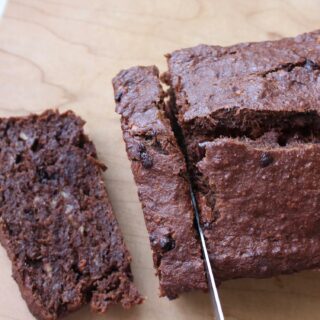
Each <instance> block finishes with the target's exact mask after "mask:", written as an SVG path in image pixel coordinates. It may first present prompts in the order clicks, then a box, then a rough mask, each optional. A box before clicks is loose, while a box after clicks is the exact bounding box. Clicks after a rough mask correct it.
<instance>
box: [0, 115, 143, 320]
mask: <svg viewBox="0 0 320 320" xmlns="http://www.w3.org/2000/svg"><path fill="white" fill-rule="evenodd" d="M83 125H84V122H83V121H82V120H81V119H80V118H79V117H77V116H75V115H74V113H72V112H71V111H69V112H66V113H63V114H59V113H58V112H57V111H47V112H45V113H43V114H42V115H30V116H27V117H20V118H8V119H0V136H1V139H0V149H1V151H0V160H1V167H0V191H1V198H0V200H1V204H0V240H1V243H2V245H3V246H4V247H5V248H6V250H7V253H8V255H9V257H10V259H11V261H12V269H13V276H14V278H15V280H16V281H17V283H18V285H19V287H20V290H21V294H22V296H23V297H24V299H25V300H26V302H27V304H28V306H29V309H30V311H31V312H32V313H33V314H34V316H36V317H37V318H38V319H43V320H49V319H50V320H51V319H57V318H58V317H60V316H62V315H65V314H66V313H68V312H70V311H73V310H76V309H78V308H79V307H81V306H82V305H83V304H85V303H90V305H91V308H92V309H93V310H94V311H97V312H105V311H106V310H107V309H108V307H109V306H110V305H112V304H116V303H121V304H122V306H123V307H125V308H129V307H131V306H132V305H135V304H137V303H141V301H142V298H141V296H140V295H139V293H138V291H137V289H136V288H135V287H134V285H133V284H132V274H131V271H130V260H131V258H130V256H129V253H128V251H127V249H126V247H125V245H124V242H123V239H122V236H121V233H120V230H119V226H118V224H117V221H116V219H115V216H114V213H113V211H112V208H111V205H110V202H109V199H108V195H107V192H106V188H105V185H104V182H103V177H102V169H105V166H104V165H103V164H101V163H100V162H99V161H98V160H97V155H96V151H95V147H94V145H93V143H92V142H91V141H90V140H89V139H88V137H87V136H86V135H85V134H84V133H83Z"/></svg>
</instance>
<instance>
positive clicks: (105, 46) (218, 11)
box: [0, 0, 320, 320]
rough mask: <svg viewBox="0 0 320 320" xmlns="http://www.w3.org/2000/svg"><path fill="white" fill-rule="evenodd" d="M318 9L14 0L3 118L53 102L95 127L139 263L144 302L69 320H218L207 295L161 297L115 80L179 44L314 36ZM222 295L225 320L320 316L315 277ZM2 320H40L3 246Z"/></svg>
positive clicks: (195, 1)
mask: <svg viewBox="0 0 320 320" xmlns="http://www.w3.org/2000/svg"><path fill="white" fill-rule="evenodd" d="M0 1H1V0H0ZM319 12H320V2H319V1H317V0H314V1H311V0H304V1H300V0H295V1H294V0H293V1H276V0H274V1H270V0H263V1H257V0H252V1H244V0H243V1H240V0H233V1H220V0H216V1H200V0H175V1H173V0H167V1H164V0H162V1H161V0H159V1H151V0H139V1H133V0H126V1H124V0H123V1H122V0H110V1H109V0H108V1H106V0H48V1H46V0H9V3H8V6H7V9H6V11H5V14H4V17H3V18H2V20H0V115H1V116H8V115H22V114H28V113H29V112H41V111H43V110H44V109H45V108H47V107H52V106H55V107H58V108H59V109H61V110H66V109H68V108H71V109H73V110H74V111H76V112H77V113H78V114H79V115H81V116H82V117H83V118H84V119H85V120H86V121H87V125H86V129H87V132H88V133H89V134H90V136H91V138H92V139H93V140H94V142H95V144H96V146H97V149H98V151H99V155H100V158H101V159H102V160H103V161H104V162H105V163H106V164H107V165H108V167H109V170H108V171H107V173H106V175H105V178H106V184H107V188H108V191H109V194H110V197H111V200H112V203H113V206H114V208H115V211H116V213H117V217H118V220H119V223H120V225H121V227H122V230H123V233H124V236H125V239H126V242H127V245H128V247H129V249H130V250H131V253H132V256H133V259H134V262H133V272H134V276H135V282H136V284H137V286H138V287H139V289H140V290H141V292H142V293H143V294H144V295H145V296H147V297H148V299H147V300H146V302H145V303H144V305H143V306H140V307H137V308H135V309H134V310H132V311H129V312H128V311H126V312H125V311H123V310H121V308H119V307H115V308H113V309H112V310H110V312H109V313H108V314H107V315H106V316H105V317H99V316H96V315H92V314H91V313H90V312H89V310H88V309H86V308H85V309H82V310H80V311H79V312H77V313H75V314H74V315H71V316H70V317H68V318H67V319H69V320H75V319H79V320H87V319H104V318H106V319H114V320H120V319H131V320H137V319H139V320H150V319H151V320H153V319H155V320H158V319H161V320H162V319H168V320H180V319H181V320H182V319H184V320H189V319H190V320H191V319H192V320H198V319H199V320H205V319H212V314H211V307H210V304H209V299H208V296H207V295H206V294H203V293H191V294H186V295H184V296H182V297H181V298H180V299H178V300H175V301H172V302H169V301H167V300H166V299H164V298H162V299H160V298H158V296H157V294H158V289H157V288H158V282H157V278H156V277H155V276H154V270H153V268H152V263H151V252H150V249H149V243H148V237H147V233H146V230H145V226H144V221H143V216H142V212H141V209H140V204H139V202H138V199H137V195H136V188H135V185H134V183H133V179H132V175H131V171H130V169H129V162H128V160H127V157H126V154H125V149H124V143H123V142H122V137H121V132H120V126H119V119H118V116H117V115H116V114H115V113H114V102H113V92H112V87H111V83H110V81H111V78H112V77H113V76H114V75H115V74H116V73H117V72H118V71H119V70H120V69H122V68H126V67H129V66H132V65H137V64H141V65H148V64H156V65H158V66H159V67H160V69H161V70H162V71H164V70H165V68H166V66H165V59H164V57H163V54H164V53H167V52H170V51H172V50H174V49H177V48H181V47H186V46H193V45H196V44H199V43H211V44H221V45H227V44H232V43H236V42H240V41H247V40H264V39H276V38H279V37H282V36H290V35H295V34H298V33H301V32H305V31H310V30H313V29H317V28H320V20H319ZM220 292H221V298H222V304H223V307H224V311H225V314H226V318H227V319H229V320H231V319H233V320H250V319H252V320H253V319H260V320H267V319H273V320H282V319H292V320H294V319H304V320H308V319H310V320H311V319H320V304H319V300H320V274H319V273H316V272H311V271H309V272H304V273H300V274H297V275H293V276H284V277H279V278H273V279H267V280H237V281H230V282H227V283H225V284H223V285H222V287H221V289H220ZM4 319H6V320H9V319H12V320H30V319H33V317H32V316H31V315H30V314H29V312H28V309H27V307H26V305H25V303H24V302H23V300H22V299H21V297H20V294H19V291H18V289H17V286H16V284H15V282H14V281H13V280H12V278H11V270H10V263H9V260H8V258H7V256H6V254H5V252H4V250H3V249H2V248H0V320H4Z"/></svg>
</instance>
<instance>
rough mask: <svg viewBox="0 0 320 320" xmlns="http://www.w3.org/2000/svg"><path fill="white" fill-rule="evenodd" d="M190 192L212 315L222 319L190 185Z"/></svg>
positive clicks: (216, 290) (218, 319) (217, 319)
mask: <svg viewBox="0 0 320 320" xmlns="http://www.w3.org/2000/svg"><path fill="white" fill-rule="evenodd" d="M190 192H191V199H192V206H193V209H194V212H195V216H196V224H197V228H198V232H199V236H200V242H201V248H202V252H203V256H204V262H205V267H206V271H207V280H208V285H209V291H210V295H211V303H212V306H213V313H214V317H215V319H216V320H224V315H223V311H222V307H221V302H220V298H219V294H218V289H217V286H216V282H215V280H214V275H213V271H212V268H211V263H210V259H209V254H208V249H207V245H206V241H205V237H204V233H203V231H202V228H201V225H200V216H199V211H198V206H197V202H196V198H195V196H194V192H193V190H192V187H191V190H190Z"/></svg>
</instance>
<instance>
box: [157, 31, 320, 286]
mask: <svg viewBox="0 0 320 320" xmlns="http://www.w3.org/2000/svg"><path fill="white" fill-rule="evenodd" d="M167 58H168V65H169V71H168V72H167V73H166V74H164V76H163V80H164V81H166V82H167V84H169V85H170V87H171V88H170V94H171V102H170V104H169V106H170V108H171V116H172V118H173V119H174V120H175V121H176V126H175V128H178V129H177V131H178V132H179V134H181V135H182V136H183V140H184V147H185V149H186V153H187V157H188V167H189V170H190V174H191V176H192V182H193V184H194V189H195V192H196V196H197V201H198V205H199V209H200V214H201V220H202V224H203V228H204V229H205V235H206V240H207V243H208V246H209V250H210V258H211V262H212V266H213V268H214V271H215V274H216V277H217V278H218V279H220V280H226V279H230V278H237V277H265V276H270V275H274V274H279V273H291V272H294V271H299V270H303V269H310V268H315V267H319V266H320V259H319V258H318V255H317V253H316V252H317V251H318V249H319V245H320V233H319V232H318V230H319V222H318V221H320V213H319V201H320V197H319V190H320V172H319V170H318V168H319V163H318V161H319V160H318V159H319V157H318V152H319V149H318V148H319V142H320V115H319V110H320V95H319V92H320V31H315V32H312V33H307V34H303V35H300V36H298V37H296V38H287V39H282V40H279V41H267V42H260V43H245V44H239V45H235V46H231V47H226V48H223V47H218V46H206V45H200V46H197V47H194V48H189V49H182V50H178V51H175V52H173V53H172V54H170V55H168V56H167Z"/></svg>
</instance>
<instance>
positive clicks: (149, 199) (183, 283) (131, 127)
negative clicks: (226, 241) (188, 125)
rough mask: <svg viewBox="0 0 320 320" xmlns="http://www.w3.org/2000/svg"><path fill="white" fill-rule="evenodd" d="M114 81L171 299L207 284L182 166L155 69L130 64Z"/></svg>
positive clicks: (153, 244)
mask: <svg viewBox="0 0 320 320" xmlns="http://www.w3.org/2000/svg"><path fill="white" fill-rule="evenodd" d="M113 86H114V92H115V100H116V102H117V108H116V111H117V112H118V113H120V114H121V126H122V131H123V138H124V141H125V143H126V148H127V153H128V157H129V159H130V160H131V164H132V172H133V175H134V178H135V181H136V184H137V186H138V194H139V198H140V201H141V204H142V208H143V213H144V217H145V221H146V226H147V229H148V233H149V235H150V243H151V247H152V250H153V261H154V266H155V268H156V269H157V274H158V276H159V280H160V294H161V295H162V296H168V297H169V298H175V297H177V296H178V295H179V294H180V293H181V292H183V291H188V290H191V289H205V288H206V287H207V284H206V278H205V273H204V266H203V261H202V258H201V249H200V246H199V243H198V240H197V237H196V232H195V229H194V225H193V223H194V214H193V210H192V206H191V198H190V190H189V183H188V179H187V172H186V165H185V161H184V156H183V155H182V153H181V151H180V149H179V147H178V145H177V142H176V139H175V137H174V134H173V131H172V129H171V125H170V121H169V119H168V118H167V117H166V115H165V113H164V111H163V110H164V101H163V98H164V92H163V90H162V88H161V86H160V82H159V78H158V69H157V68H156V67H134V68H131V69H128V70H124V71H121V72H120V73H119V74H118V75H117V76H116V77H115V78H114V79H113Z"/></svg>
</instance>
